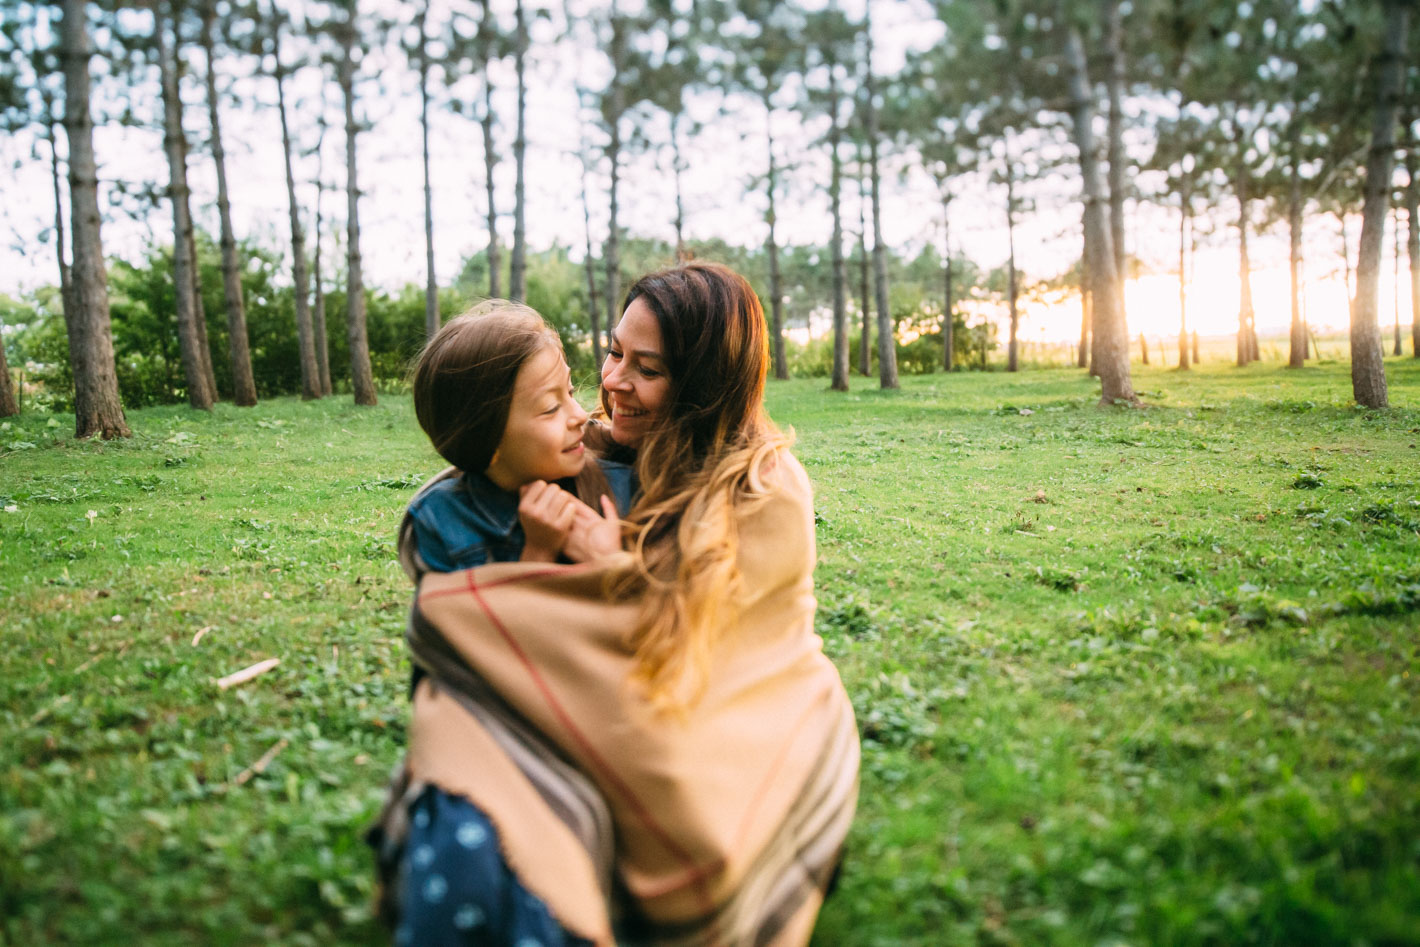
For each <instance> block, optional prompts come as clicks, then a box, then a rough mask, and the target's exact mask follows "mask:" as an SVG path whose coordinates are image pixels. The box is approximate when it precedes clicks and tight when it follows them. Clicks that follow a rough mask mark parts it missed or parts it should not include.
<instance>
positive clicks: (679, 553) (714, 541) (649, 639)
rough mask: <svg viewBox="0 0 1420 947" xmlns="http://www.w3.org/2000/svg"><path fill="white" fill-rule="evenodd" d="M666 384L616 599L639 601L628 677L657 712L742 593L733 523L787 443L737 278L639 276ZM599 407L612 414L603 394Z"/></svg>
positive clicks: (715, 268) (646, 444)
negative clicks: (768, 400) (628, 564)
mask: <svg viewBox="0 0 1420 947" xmlns="http://www.w3.org/2000/svg"><path fill="white" fill-rule="evenodd" d="M638 299H640V300H642V301H643V302H644V303H645V304H646V306H647V307H648V308H649V309H650V310H651V312H652V314H653V315H654V316H655V319H656V324H657V326H658V327H659V328H660V332H661V355H662V358H663V361H664V362H665V366H666V374H667V376H668V381H669V387H668V390H667V394H666V400H665V402H664V407H663V408H662V409H661V412H660V413H659V415H658V417H657V419H656V422H655V423H654V424H653V426H652V427H651V429H650V430H649V431H648V432H647V434H646V436H645V438H644V439H643V441H642V442H641V444H640V445H638V448H637V451H636V472H637V475H638V476H639V477H640V481H641V497H640V499H639V500H638V501H637V502H636V505H635V506H634V507H633V508H632V510H631V512H630V514H629V516H628V517H627V520H626V524H625V527H624V528H625V530H626V533H627V534H628V537H629V539H630V542H629V546H630V548H631V552H632V557H633V562H634V567H633V568H632V569H631V570H629V571H628V572H627V573H624V574H623V575H622V577H621V578H620V579H619V581H618V582H617V584H616V591H618V592H620V593H621V594H625V595H636V596H639V597H641V599H642V601H643V603H644V605H643V608H642V610H641V614H640V620H639V621H638V623H637V627H636V629H635V631H634V633H633V639H632V643H633V645H634V647H635V649H636V671H635V678H636V679H638V680H639V681H640V682H641V683H642V684H644V685H645V687H646V689H647V694H648V696H649V697H650V699H651V701H652V703H653V704H655V705H657V706H660V707H662V708H673V707H677V706H682V705H684V704H685V703H688V702H690V701H691V700H693V699H694V697H695V696H697V695H698V693H699V692H700V690H701V689H702V687H703V685H704V680H705V674H706V672H707V670H708V668H709V663H710V658H711V654H712V651H713V649H714V646H715V644H716V643H717V641H718V640H719V638H720V637H721V636H722V634H723V633H724V632H725V631H727V630H728V629H727V628H726V623H727V622H728V621H729V620H730V617H731V616H732V615H733V614H734V610H735V607H736V605H737V604H738V601H739V596H740V594H741V586H742V577H741V575H740V572H739V567H738V554H739V540H738V533H737V527H736V519H737V516H738V515H740V514H742V513H743V511H744V509H745V507H746V506H747V505H749V504H753V503H754V502H756V501H757V500H758V499H760V498H762V497H763V496H764V495H765V489H764V485H763V483H762V482H761V479H760V475H761V474H762V472H763V470H764V467H765V464H766V462H768V461H769V460H770V459H771V458H772V456H773V455H774V452H775V451H776V450H778V449H779V448H781V447H786V446H788V443H789V439H788V438H786V437H785V436H784V435H783V434H782V433H780V431H779V430H778V428H776V427H775V426H774V424H773V422H771V421H770V420H769V416H768V415H767V414H765V412H764V405H763V400H764V380H765V376H766V374H767V372H768V368H769V339H768V334H767V332H766V329H765V321H764V309H763V308H762V307H761V306H760V303H759V298H758V297H757V296H756V295H755V293H754V290H753V288H751V287H750V285H749V282H748V281H746V280H745V278H744V277H742V276H740V275H739V274H738V273H736V272H735V271H733V270H731V269H729V268H728V267H726V266H722V265H719V264H715V263H705V262H692V263H687V264H683V265H681V266H676V267H673V268H671V269H667V270H662V271H660V272H657V273H651V274H649V275H647V276H643V277H641V279H639V280H637V281H636V283H635V284H634V285H632V287H631V288H630V289H629V290H628V291H627V294H626V300H625V302H624V304H623V305H622V311H623V312H625V311H626V308H627V307H629V306H630V305H631V304H632V303H633V302H635V301H636V300H638ZM601 397H602V405H603V408H604V409H608V408H609V405H608V395H607V392H606V389H605V388H603V389H602V392H601Z"/></svg>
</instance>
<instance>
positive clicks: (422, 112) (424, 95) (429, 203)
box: [417, 6, 439, 339]
mask: <svg viewBox="0 0 1420 947" xmlns="http://www.w3.org/2000/svg"><path fill="white" fill-rule="evenodd" d="M428 20H429V8H428V7H427V6H426V7H421V8H420V10H419V13H418V20H417V25H418V27H419V132H420V144H421V147H422V149H423V154H424V338H425V339H432V338H434V334H435V333H436V332H438V331H439V282H438V277H437V275H436V274H435V272H434V186H433V183H432V182H431V181H430V179H429V36H428V33H427V32H426V29H427V27H428Z"/></svg>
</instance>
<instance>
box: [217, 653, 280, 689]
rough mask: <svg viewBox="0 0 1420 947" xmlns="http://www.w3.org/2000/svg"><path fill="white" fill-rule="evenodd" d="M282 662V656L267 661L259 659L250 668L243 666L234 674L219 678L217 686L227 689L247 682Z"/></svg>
mask: <svg viewBox="0 0 1420 947" xmlns="http://www.w3.org/2000/svg"><path fill="white" fill-rule="evenodd" d="M280 663H281V659H280V658H267V659H266V660H265V661H258V662H257V663H256V664H253V665H252V666H251V667H249V668H242V669H241V670H240V671H236V672H234V673H232V674H228V675H227V676H226V677H223V678H219V679H218V681H217V686H218V687H220V688H221V689H222V690H226V689H227V688H229V687H236V686H237V685H238V684H245V683H246V682H247V681H249V680H251V679H252V678H254V677H259V676H261V675H262V674H265V673H266V672H267V671H269V670H271V669H272V668H274V667H276V665H278V664H280Z"/></svg>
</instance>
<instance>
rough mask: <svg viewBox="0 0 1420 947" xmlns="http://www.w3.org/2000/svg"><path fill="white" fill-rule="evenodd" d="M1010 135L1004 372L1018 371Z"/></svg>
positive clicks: (1013, 172) (1008, 138)
mask: <svg viewBox="0 0 1420 947" xmlns="http://www.w3.org/2000/svg"><path fill="white" fill-rule="evenodd" d="M1010 142H1011V133H1010V130H1009V129H1007V131H1006V247H1007V250H1008V252H1007V255H1006V295H1007V301H1008V304H1009V307H1010V308H1009V312H1010V316H1011V339H1010V343H1009V345H1008V346H1007V349H1006V371H1008V372H1014V371H1019V370H1020V367H1021V366H1020V348H1019V335H1020V326H1021V314H1020V310H1019V309H1018V308H1017V306H1016V296H1017V293H1018V286H1017V284H1016V169H1015V165H1014V164H1012V162H1011V144H1010Z"/></svg>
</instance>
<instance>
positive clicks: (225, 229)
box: [202, 0, 256, 408]
mask: <svg viewBox="0 0 1420 947" xmlns="http://www.w3.org/2000/svg"><path fill="white" fill-rule="evenodd" d="M216 18H217V3H216V0H206V2H205V3H203V5H202V51H203V53H204V54H205V55H206V57H207V112H208V118H209V119H210V121H211V125H212V161H213V163H214V164H216V166H217V214H218V217H219V218H220V220H221V228H222V292H223V296H224V298H225V300H226V303H227V354H228V356H229V358H230V359H231V363H232V403H233V404H235V405H237V406H238V407H242V408H249V407H251V406H252V405H254V404H256V379H255V378H253V377H252V370H251V344H250V343H249V342H248V340H247V313H246V304H245V301H244V300H243V299H242V279H241V272H240V270H239V268H238V266H237V238H236V236H235V234H234V233H233V231H232V205H231V202H230V199H229V198H228V194H227V156H226V153H225V152H224V151H223V149H222V126H221V123H220V119H219V116H218V109H217V70H216V68H215V67H214V65H213V60H214V59H215V53H214V49H213V46H214V44H213V42H212V23H213V21H214V20H215V19H216Z"/></svg>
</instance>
